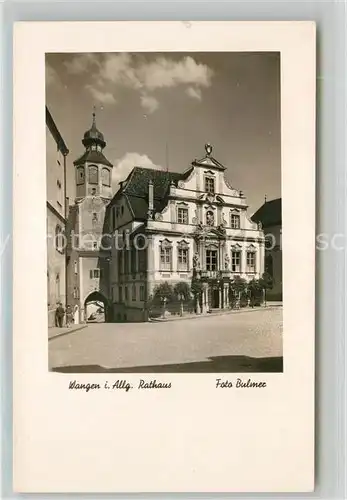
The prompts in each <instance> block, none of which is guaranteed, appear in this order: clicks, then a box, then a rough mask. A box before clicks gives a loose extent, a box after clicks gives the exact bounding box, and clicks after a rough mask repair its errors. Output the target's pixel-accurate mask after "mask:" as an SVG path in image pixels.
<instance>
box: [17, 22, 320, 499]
mask: <svg viewBox="0 0 347 500" xmlns="http://www.w3.org/2000/svg"><path fill="white" fill-rule="evenodd" d="M270 50H271V51H281V113H282V200H283V203H282V207H283V238H282V241H283V282H284V373H282V374H281V373H279V374H275V373H269V374H254V375H252V374H250V377H251V378H252V379H253V380H264V381H267V388H266V389H223V390H222V389H218V390H217V389H215V379H216V376H214V375H213V374H177V375H176V374H163V375H162V376H159V375H158V374H156V375H155V377H156V379H157V380H158V379H160V380H161V381H171V383H172V389H170V390H161V391H159V390H148V391H145V390H142V391H141V390H135V389H134V390H133V391H129V392H128V393H126V392H123V391H109V392H106V391H94V392H93V391H90V392H89V393H86V392H79V391H69V390H68V382H69V380H71V379H74V378H76V379H77V380H78V381H80V382H94V383H100V384H103V383H104V382H105V381H106V380H109V381H110V380H111V381H112V380H113V379H117V378H127V379H128V380H131V381H132V382H134V383H135V384H136V382H137V381H138V380H139V379H140V378H141V377H140V376H139V374H134V375H129V374H126V377H122V374H78V375H76V377H74V376H73V375H71V374H61V373H50V372H48V353H47V349H48V342H47V313H46V185H45V174H46V169H45V160H46V151H45V127H46V125H45V52H65V51H66V52H112V51H115V52H116V51H129V52H130V51H133V52H139V51H199V52H204V51H270ZM13 198H14V207H13V208H14V221H13V222H14V242H13V250H14V318H13V323H14V331H13V366H14V374H13V375H14V376H13V383H14V387H13V389H14V395H13V407H14V450H13V452H14V489H15V491H19V492H114V491H120V492H130V491H131V492H136V491H138V492H145V491H147V492H148V491H149V492H155V491H157V492H162V491H171V492H178V491H182V492H194V491H200V492H223V491H233V492H261V491H274V492H279V491H311V490H312V489H313V487H314V296H315V284H314V277H315V25H314V23H313V22H253V23H252V22H242V23H239V22H238V23H230V22H193V23H191V24H190V25H189V24H187V23H183V22H182V23H181V22H117V23H114V22H105V23H99V22H98V23H90V22H79V23H76V22H64V23H63V22H41V23H34V22H32V23H17V24H16V25H15V26H14V195H13ZM219 376H221V378H225V379H229V380H235V379H236V378H237V374H231V375H230V376H228V375H218V377H219ZM144 378H146V379H148V380H150V379H151V378H152V377H151V375H150V374H147V375H146V377H144ZM153 378H154V377H153ZM242 378H244V379H246V380H247V378H249V375H248V374H243V375H242Z"/></svg>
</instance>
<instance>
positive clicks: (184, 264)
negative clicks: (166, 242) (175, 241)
mask: <svg viewBox="0 0 347 500" xmlns="http://www.w3.org/2000/svg"><path fill="white" fill-rule="evenodd" d="M177 252H178V254H177V258H178V270H179V271H188V248H178V249H177Z"/></svg>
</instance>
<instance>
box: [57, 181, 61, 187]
mask: <svg viewBox="0 0 347 500" xmlns="http://www.w3.org/2000/svg"><path fill="white" fill-rule="evenodd" d="M57 186H58V189H61V182H60V180H59V179H58V180H57Z"/></svg>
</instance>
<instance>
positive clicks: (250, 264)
mask: <svg viewBox="0 0 347 500" xmlns="http://www.w3.org/2000/svg"><path fill="white" fill-rule="evenodd" d="M247 272H248V273H255V252H253V251H251V252H247Z"/></svg>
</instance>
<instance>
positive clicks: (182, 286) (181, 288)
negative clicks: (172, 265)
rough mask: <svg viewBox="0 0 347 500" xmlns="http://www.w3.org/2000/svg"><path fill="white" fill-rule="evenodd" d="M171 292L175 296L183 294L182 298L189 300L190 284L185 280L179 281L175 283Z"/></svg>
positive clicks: (178, 296)
mask: <svg viewBox="0 0 347 500" xmlns="http://www.w3.org/2000/svg"><path fill="white" fill-rule="evenodd" d="M173 292H174V295H175V296H176V297H177V298H180V297H181V296H183V297H184V300H189V299H190V296H191V291H190V286H189V285H188V283H186V282H185V281H179V282H178V283H176V285H175V286H174V289H173Z"/></svg>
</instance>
